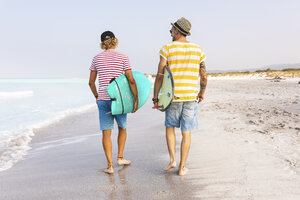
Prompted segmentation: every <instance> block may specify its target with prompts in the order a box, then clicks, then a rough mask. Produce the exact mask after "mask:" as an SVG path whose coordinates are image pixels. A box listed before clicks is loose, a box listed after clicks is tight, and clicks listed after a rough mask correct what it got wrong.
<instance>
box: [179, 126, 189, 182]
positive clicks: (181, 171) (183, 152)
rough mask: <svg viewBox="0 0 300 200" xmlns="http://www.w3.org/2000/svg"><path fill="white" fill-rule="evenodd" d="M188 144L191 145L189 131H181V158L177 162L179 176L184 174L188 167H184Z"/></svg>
mask: <svg viewBox="0 0 300 200" xmlns="http://www.w3.org/2000/svg"><path fill="white" fill-rule="evenodd" d="M190 145H191V131H182V141H181V159H180V164H179V175H180V176H183V175H185V174H186V173H187V171H188V169H187V168H185V167H184V165H185V162H186V159H187V157H188V154H189V150H190Z"/></svg>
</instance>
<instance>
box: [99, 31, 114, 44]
mask: <svg viewBox="0 0 300 200" xmlns="http://www.w3.org/2000/svg"><path fill="white" fill-rule="evenodd" d="M112 38H115V35H114V34H113V32H111V31H105V32H103V33H102V34H101V42H104V41H105V40H108V39H112Z"/></svg>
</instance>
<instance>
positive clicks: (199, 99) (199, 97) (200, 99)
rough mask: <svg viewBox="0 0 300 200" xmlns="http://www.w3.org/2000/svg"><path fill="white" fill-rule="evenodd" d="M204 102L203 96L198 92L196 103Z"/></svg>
mask: <svg viewBox="0 0 300 200" xmlns="http://www.w3.org/2000/svg"><path fill="white" fill-rule="evenodd" d="M203 100H204V94H201V93H200V92H199V94H198V103H200V102H201V101H203Z"/></svg>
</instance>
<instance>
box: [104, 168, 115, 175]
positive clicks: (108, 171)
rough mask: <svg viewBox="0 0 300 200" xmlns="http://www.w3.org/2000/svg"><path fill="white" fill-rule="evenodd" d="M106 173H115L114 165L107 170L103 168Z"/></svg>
mask: <svg viewBox="0 0 300 200" xmlns="http://www.w3.org/2000/svg"><path fill="white" fill-rule="evenodd" d="M103 172H104V173H107V174H113V173H114V168H113V167H108V168H106V169H105V170H103Z"/></svg>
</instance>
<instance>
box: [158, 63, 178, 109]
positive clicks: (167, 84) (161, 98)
mask: <svg viewBox="0 0 300 200" xmlns="http://www.w3.org/2000/svg"><path fill="white" fill-rule="evenodd" d="M173 98H174V80H173V76H172V72H171V70H170V68H169V67H168V66H166V67H165V69H164V79H163V82H162V85H161V88H160V91H159V93H158V110H160V111H166V110H167V109H168V108H169V107H170V105H171V103H172V101H173Z"/></svg>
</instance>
